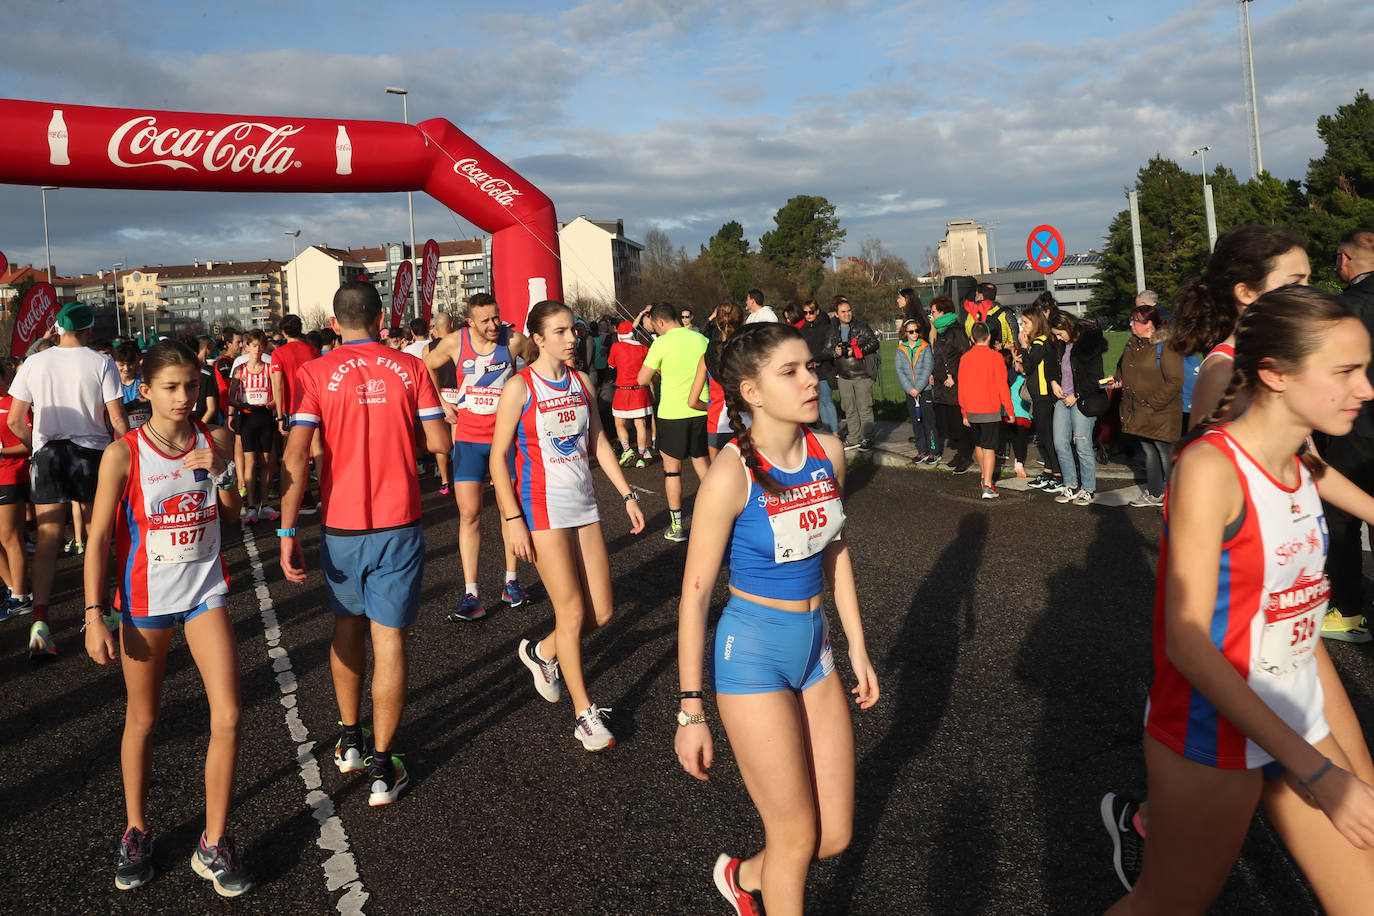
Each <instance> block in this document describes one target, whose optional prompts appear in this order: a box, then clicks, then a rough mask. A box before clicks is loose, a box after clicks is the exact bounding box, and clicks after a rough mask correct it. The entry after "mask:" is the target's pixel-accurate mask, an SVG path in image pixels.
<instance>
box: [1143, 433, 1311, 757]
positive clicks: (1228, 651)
mask: <svg viewBox="0 0 1374 916" xmlns="http://www.w3.org/2000/svg"><path fill="white" fill-rule="evenodd" d="M1198 442H1206V443H1208V444H1209V445H1212V446H1213V447H1215V448H1217V449H1218V450H1219V451H1220V452H1221V453H1222V454H1224V455H1225V456H1226V457H1227V458H1229V459H1230V460H1231V464H1232V465H1233V466H1234V467H1235V469H1236V476H1237V478H1238V479H1239V480H1240V485H1241V490H1242V491H1243V493H1244V494H1245V509H1244V517H1243V518H1242V519H1241V521H1240V530H1239V531H1236V532H1235V534H1234V536H1233V537H1230V538H1229V539H1227V540H1226V541H1224V542H1223V543H1222V545H1221V566H1220V571H1219V574H1218V581H1217V597H1216V605H1215V608H1214V610H1213V611H1212V621H1211V627H1210V633H1211V637H1212V643H1213V645H1215V646H1216V648H1217V650H1218V651H1220V652H1221V653H1222V655H1224V656H1225V657H1226V660H1227V661H1229V662H1230V663H1231V665H1232V666H1233V667H1234V668H1235V669H1236V671H1237V672H1239V674H1240V676H1241V677H1243V678H1245V681H1246V683H1247V684H1249V685H1250V689H1252V690H1254V691H1255V693H1256V694H1258V695H1259V697H1260V699H1262V700H1264V702H1265V703H1266V704H1267V705H1268V706H1269V708H1270V709H1272V710H1273V711H1274V712H1276V713H1278V715H1279V716H1280V718H1282V719H1283V720H1284V721H1285V722H1287V723H1288V725H1289V726H1291V727H1292V728H1293V730H1294V731H1296V732H1297V733H1298V734H1300V735H1302V736H1303V737H1304V738H1305V739H1306V740H1307V741H1309V742H1316V741H1320V740H1321V739H1322V738H1325V737H1326V736H1327V734H1329V733H1330V731H1331V729H1330V726H1328V725H1327V722H1326V716H1325V715H1324V714H1323V712H1322V704H1323V694H1322V686H1321V682H1320V681H1319V680H1318V679H1317V665H1316V659H1315V657H1314V654H1313V653H1314V652H1315V650H1316V648H1317V640H1318V639H1319V638H1320V635H1319V634H1320V632H1321V626H1322V617H1323V616H1324V615H1325V613H1326V602H1327V598H1328V596H1329V595H1330V594H1331V585H1330V583H1328V582H1327V580H1326V573H1325V567H1326V552H1327V544H1328V537H1327V530H1326V519H1325V517H1324V516H1323V515H1322V504H1321V498H1320V497H1319V496H1318V495H1317V485H1316V483H1315V482H1314V481H1313V479H1312V475H1311V473H1310V472H1309V471H1308V470H1307V467H1306V466H1305V465H1303V464H1302V462H1301V461H1300V460H1299V459H1298V458H1297V456H1294V458H1293V460H1294V461H1295V462H1297V464H1298V473H1299V475H1300V478H1299V479H1300V483H1299V484H1298V486H1297V487H1296V488H1295V489H1289V488H1287V487H1285V486H1283V485H1282V484H1280V483H1279V482H1278V481H1277V480H1275V479H1274V478H1272V477H1270V476H1269V474H1268V472H1266V471H1265V470H1264V469H1263V468H1262V467H1260V466H1259V464H1258V463H1256V462H1255V460H1254V459H1252V458H1251V457H1250V456H1249V455H1248V454H1246V453H1245V450H1244V449H1243V448H1241V446H1240V444H1239V443H1238V442H1236V440H1235V439H1233V438H1232V437H1231V435H1230V434H1229V433H1228V432H1227V430H1226V428H1225V427H1224V426H1223V427H1219V428H1215V429H1210V430H1208V431H1207V433H1206V434H1205V435H1204V436H1202V438H1200V439H1199V440H1197V442H1194V443H1193V444H1191V445H1190V446H1188V447H1189V448H1196V447H1198ZM1165 498H1166V504H1165V526H1164V534H1163V536H1162V538H1161V544H1160V550H1159V580H1158V584H1157V585H1156V587H1155V613H1154V661H1155V679H1154V683H1153V685H1152V686H1151V687H1150V699H1149V703H1148V704H1147V705H1146V707H1145V730H1146V731H1147V732H1149V733H1150V734H1151V735H1152V736H1154V737H1155V738H1157V739H1158V740H1159V741H1161V742H1163V743H1164V744H1166V745H1167V746H1169V747H1170V748H1172V749H1173V750H1175V751H1177V752H1178V753H1180V754H1182V755H1183V756H1185V757H1187V758H1188V759H1189V760H1194V761H1197V762H1198V763H1204V764H1207V765H1208V766H1214V767H1220V768H1222V769H1228V770H1231V769H1235V770H1240V769H1254V768H1256V767H1262V766H1264V765H1266V764H1268V763H1271V762H1272V761H1273V759H1274V758H1273V757H1271V756H1270V755H1269V754H1268V753H1267V752H1265V751H1264V750H1263V749H1262V748H1261V747H1260V746H1259V745H1257V744H1255V743H1254V742H1253V741H1251V740H1250V739H1249V738H1247V737H1246V736H1245V733H1244V732H1242V731H1241V730H1240V729H1239V728H1237V727H1236V726H1235V725H1232V724H1231V723H1230V722H1229V721H1227V720H1226V719H1225V718H1223V717H1222V716H1221V715H1220V713H1218V712H1217V710H1216V707H1214V706H1213V705H1212V704H1211V702H1210V701H1209V700H1208V699H1207V698H1206V697H1204V696H1203V695H1202V693H1201V692H1200V691H1198V690H1197V689H1196V688H1194V687H1193V685H1192V684H1190V683H1189V682H1188V681H1187V680H1185V679H1184V677H1183V675H1182V674H1180V673H1179V671H1178V669H1176V668H1175V667H1174V666H1173V665H1172V664H1171V663H1170V661H1169V657H1168V654H1167V652H1166V646H1167V639H1168V636H1167V634H1166V632H1165V630H1166V626H1167V624H1166V619H1165V614H1164V607H1165V598H1164V592H1165V575H1166V572H1167V566H1168V550H1169V527H1168V504H1167V499H1168V497H1167V495H1166V497H1165ZM1229 533H1230V532H1228V534H1229Z"/></svg>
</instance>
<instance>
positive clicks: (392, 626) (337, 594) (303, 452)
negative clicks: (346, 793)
mask: <svg viewBox="0 0 1374 916" xmlns="http://www.w3.org/2000/svg"><path fill="white" fill-rule="evenodd" d="M332 325H333V328H334V330H335V331H337V332H338V333H339V335H340V337H341V338H342V343H341V344H340V345H339V346H338V347H335V348H334V349H333V350H331V351H330V352H329V354H328V355H327V356H322V357H320V358H319V359H315V360H311V361H310V362H309V363H306V364H305V365H304V366H302V367H301V368H300V369H299V370H298V372H297V375H296V380H295V384H296V388H295V392H294V394H293V398H294V405H293V413H292V416H291V435H290V438H289V439H288V440H287V444H286V454H285V456H284V458H283V460H282V465H283V468H282V475H283V479H284V481H285V483H286V487H287V489H286V492H285V493H284V494H283V499H282V515H281V524H282V526H283V527H282V528H281V530H279V531H278V532H277V534H278V535H279V536H280V537H281V568H282V572H283V573H284V574H285V575H286V578H287V579H289V580H291V581H292V582H297V583H300V582H304V581H305V577H306V570H305V555H304V553H303V551H302V550H301V543H300V540H299V539H298V538H297V537H296V520H297V518H298V517H299V513H300V504H301V497H302V495H303V494H304V492H305V484H306V480H307V468H308V465H309V460H310V448H311V442H312V441H313V439H314V438H315V433H316V431H317V430H318V431H319V435H320V438H321V440H322V444H323V449H324V459H323V461H322V462H321V464H320V491H321V494H322V495H323V497H324V499H323V503H324V515H323V518H322V522H323V531H322V532H321V535H320V567H321V570H322V571H323V573H324V580H325V585H326V588H327V589H328V591H329V604H330V608H331V610H333V612H334V640H333V643H332V645H331V647H330V654H329V659H330V669H331V671H332V672H333V675H334V695H335V699H336V700H337V701H338V706H339V721H340V723H341V725H342V726H343V732H342V734H341V735H340V736H339V739H338V741H337V742H336V743H335V745H334V763H335V765H336V766H338V768H339V771H340V772H343V773H351V772H354V771H356V770H361V769H363V768H364V767H366V769H367V778H368V782H369V784H370V787H371V795H370V796H369V797H368V804H371V805H388V804H391V803H392V802H393V801H395V800H396V797H397V796H398V795H400V793H401V790H402V789H403V788H405V786H406V784H407V783H408V782H409V781H410V780H409V777H408V775H407V773H406V770H405V764H404V763H402V762H401V759H400V757H398V756H395V755H393V753H392V741H393V739H394V738H395V736H396V729H397V727H398V726H399V724H400V721H401V710H402V708H403V707H404V705H405V684H406V644H405V641H406V633H407V631H408V629H409V627H410V626H411V625H412V624H413V623H414V622H415V618H416V616H417V614H418V613H419V608H420V580H421V577H422V576H423V573H424V562H425V539H424V534H423V532H422V531H421V529H420V481H419V477H418V475H417V473H416V470H415V451H416V449H415V440H416V435H415V434H416V426H417V425H418V426H419V427H421V428H422V429H423V431H424V440H425V448H426V449H427V450H428V451H430V452H432V453H433V454H436V455H438V454H442V453H444V452H446V451H448V449H449V447H450V437H449V429H448V424H447V423H446V422H445V421H444V409H443V407H442V406H440V403H439V393H438V392H437V391H436V390H435V388H434V383H433V381H431V379H430V376H429V372H428V371H427V370H426V369H425V364H424V363H423V362H421V361H420V360H418V359H416V358H415V357H413V356H411V355H410V354H409V353H402V352H399V351H397V350H393V349H391V348H390V347H388V346H386V345H385V344H381V343H378V342H377V335H378V334H380V333H381V328H382V301H381V298H380V297H379V296H378V295H377V289H376V287H374V286H373V285H372V284H370V283H360V282H357V281H354V282H351V283H345V284H344V285H343V286H341V287H339V291H338V292H337V293H335V294H334V318H333V321H332ZM278 352H280V351H278ZM336 491H337V493H336ZM335 496H337V498H335ZM369 629H370V630H371V635H372V657H373V666H372V728H373V736H372V743H371V745H370V746H369V745H368V743H367V741H366V738H367V735H366V732H364V731H363V729H362V726H361V724H360V723H359V715H360V706H361V697H362V688H363V667H364V665H365V664H366V661H367V654H366V639H367V635H368V631H369Z"/></svg>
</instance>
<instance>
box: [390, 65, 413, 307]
mask: <svg viewBox="0 0 1374 916" xmlns="http://www.w3.org/2000/svg"><path fill="white" fill-rule="evenodd" d="M386 91H387V94H389V95H399V96H400V97H401V121H402V122H403V123H406V124H409V123H410V109H409V107H408V105H407V103H406V98H407V97H408V96H409V95H410V92H409V91H408V90H406V89H402V88H401V87H399V86H387V87H386ZM406 209H407V210H409V211H410V303H411V308H419V302H420V286H419V284H420V277H419V271H418V270H417V269H416V267H415V194H414V192H412V191H407V192H406Z"/></svg>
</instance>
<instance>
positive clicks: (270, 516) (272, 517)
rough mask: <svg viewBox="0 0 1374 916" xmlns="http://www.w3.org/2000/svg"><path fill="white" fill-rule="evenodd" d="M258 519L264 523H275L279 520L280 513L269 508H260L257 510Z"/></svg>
mask: <svg viewBox="0 0 1374 916" xmlns="http://www.w3.org/2000/svg"><path fill="white" fill-rule="evenodd" d="M258 518H260V519H262V520H263V521H266V522H275V521H276V520H277V519H279V518H281V513H280V512H278V511H277V510H276V509H273V508H272V507H271V506H262V507H260V508H259V509H258Z"/></svg>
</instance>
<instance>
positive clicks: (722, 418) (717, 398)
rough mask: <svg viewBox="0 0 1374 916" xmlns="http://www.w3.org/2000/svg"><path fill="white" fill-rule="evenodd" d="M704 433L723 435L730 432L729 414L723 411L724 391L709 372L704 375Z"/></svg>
mask: <svg viewBox="0 0 1374 916" xmlns="http://www.w3.org/2000/svg"><path fill="white" fill-rule="evenodd" d="M706 391H707V397H708V400H707V402H706V431H707V432H708V433H715V434H716V435H723V434H725V433H729V432H730V431H731V430H730V412H729V411H728V410H726V409H725V389H724V388H722V387H721V385H720V382H718V381H716V377H715V376H714V375H712V374H711V373H710V372H707V373H706Z"/></svg>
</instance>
